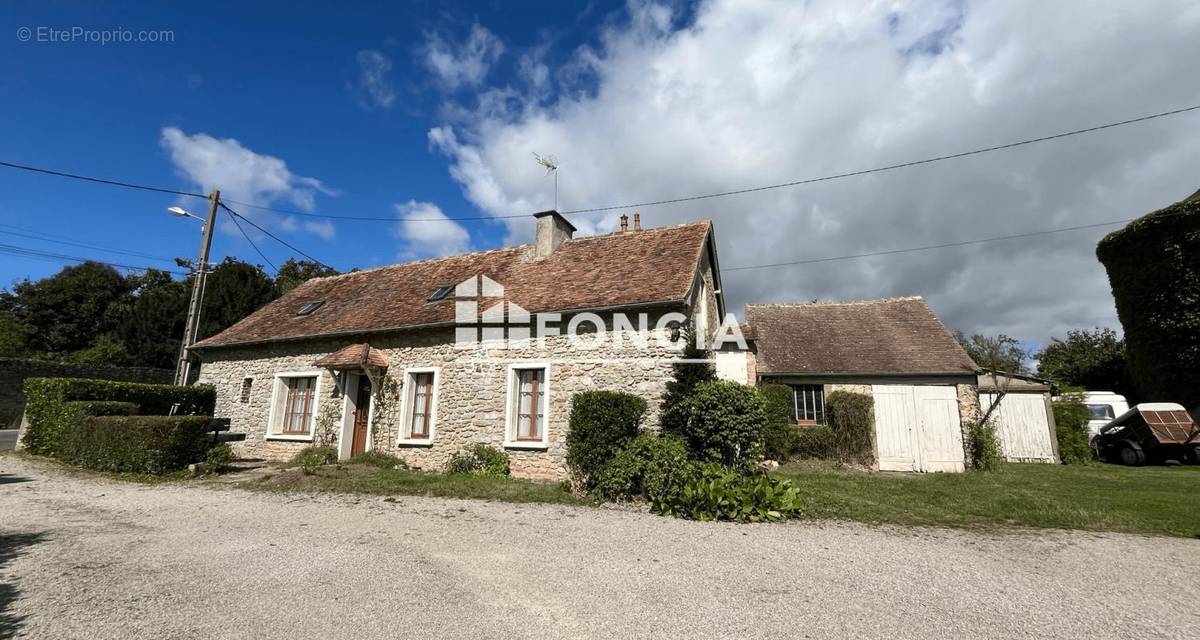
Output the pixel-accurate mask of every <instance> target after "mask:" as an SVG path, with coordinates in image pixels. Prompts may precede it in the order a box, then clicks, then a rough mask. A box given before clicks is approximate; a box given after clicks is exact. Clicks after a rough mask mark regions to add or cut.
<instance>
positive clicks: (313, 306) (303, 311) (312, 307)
mask: <svg viewBox="0 0 1200 640" xmlns="http://www.w3.org/2000/svg"><path fill="white" fill-rule="evenodd" d="M323 304H325V301H324V300H318V301H316V302H310V303H308V304H306V305H304V306H303V307H300V310H299V311H297V312H296V315H298V316H307V315H310V314H312V312H314V311H316V310H317V309H320V308H321V305H323Z"/></svg>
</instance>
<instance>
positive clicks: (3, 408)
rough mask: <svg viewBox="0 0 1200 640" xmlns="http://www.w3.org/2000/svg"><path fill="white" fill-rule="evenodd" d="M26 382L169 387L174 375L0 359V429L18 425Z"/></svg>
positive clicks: (149, 370) (160, 371)
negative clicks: (72, 381)
mask: <svg viewBox="0 0 1200 640" xmlns="http://www.w3.org/2000/svg"><path fill="white" fill-rule="evenodd" d="M26 378H96V379H98V380H119V381H122V382H148V383H154V384H171V382H172V381H173V380H174V378H175V372H173V371H171V370H170V369H152V368H150V367H114V366H111V365H104V364H77V363H68V362H48V361H45V360H29V359H26V358H0V429H15V428H17V426H18V425H19V424H20V422H21V414H22V413H24V411H25V391H24V385H25V379H26Z"/></svg>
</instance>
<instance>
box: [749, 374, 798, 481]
mask: <svg viewBox="0 0 1200 640" xmlns="http://www.w3.org/2000/svg"><path fill="white" fill-rule="evenodd" d="M758 391H759V393H761V394H762V397H763V401H764V402H765V403H766V414H767V426H766V428H765V429H764V430H763V445H764V454H765V455H766V457H767V458H768V459H770V460H777V461H779V462H786V461H788V460H790V459H791V458H792V456H793V455H794V453H793V451H794V449H795V448H796V444H797V443H796V440H797V435H796V425H794V424H792V388H791V387H789V386H787V385H782V384H764V385H759V387H758Z"/></svg>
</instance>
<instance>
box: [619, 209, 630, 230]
mask: <svg viewBox="0 0 1200 640" xmlns="http://www.w3.org/2000/svg"><path fill="white" fill-rule="evenodd" d="M626 231H629V216H627V215H625V214H623V213H622V214H621V233H625V232H626Z"/></svg>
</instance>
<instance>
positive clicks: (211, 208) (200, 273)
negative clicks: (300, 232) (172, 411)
mask: <svg viewBox="0 0 1200 640" xmlns="http://www.w3.org/2000/svg"><path fill="white" fill-rule="evenodd" d="M220 201H221V192H220V191H219V190H217V189H214V190H213V192H212V193H211V194H209V196H208V219H207V220H205V221H204V231H203V234H204V237H203V239H202V240H200V257H199V260H197V262H196V271H195V275H196V278H195V280H193V281H192V301H191V303H190V304H189V305H188V315H187V325H186V326H185V327H184V328H183V340H182V342H181V343H180V345H179V363H178V365H177V366H176V367H175V384H176V385H185V384H187V379H188V373H189V372H190V369H191V366H192V362H191V358H189V357H188V347H190V346H192V344H193V343H195V342H196V333H197V332H198V331H199V330H200V306H201V303H202V302H203V299H204V280H205V278H206V277H207V275H208V250H209V248H210V247H211V246H212V230H213V226H214V223H215V222H216V220H217V204H218V203H220ZM167 211H168V212H170V213H171V215H173V216H178V217H180V218H195V219H197V220H199V219H200V216H195V215H192V214H191V213H189V212H188V210H187V209H184V208H183V207H168V208H167Z"/></svg>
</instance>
